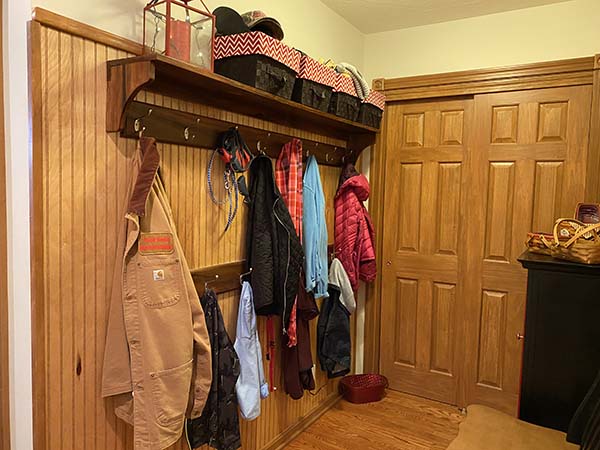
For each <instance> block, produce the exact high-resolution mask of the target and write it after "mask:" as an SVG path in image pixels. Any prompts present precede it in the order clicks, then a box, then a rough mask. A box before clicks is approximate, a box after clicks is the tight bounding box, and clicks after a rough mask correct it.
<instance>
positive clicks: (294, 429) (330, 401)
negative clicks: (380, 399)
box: [262, 393, 342, 450]
mask: <svg viewBox="0 0 600 450" xmlns="http://www.w3.org/2000/svg"><path fill="white" fill-rule="evenodd" d="M341 398H342V397H341V395H339V394H337V393H335V394H332V395H331V396H330V397H329V398H327V400H325V401H324V402H323V403H321V404H320V405H319V406H317V407H316V408H315V409H313V410H312V411H311V412H310V413H308V414H307V415H306V416H304V417H303V418H302V419H300V420H299V421H298V422H297V423H296V424H295V425H292V426H291V427H290V428H288V429H287V430H285V431H284V432H283V433H281V434H280V435H279V436H277V437H276V438H275V439H273V440H272V441H271V442H269V443H268V444H267V445H266V446H264V447H263V448H262V450H281V449H284V448H285V447H286V445H287V444H289V443H290V442H292V441H293V440H294V439H296V438H297V437H298V436H299V435H300V433H302V432H303V431H304V430H306V429H307V428H308V427H309V426H311V425H312V424H313V423H315V422H316V421H317V419H318V418H319V417H321V416H322V415H323V414H325V413H326V412H327V411H329V410H330V409H331V408H333V406H335V404H336V403H337V402H338V401H340V399H341Z"/></svg>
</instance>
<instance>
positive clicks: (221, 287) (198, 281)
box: [191, 261, 247, 295]
mask: <svg viewBox="0 0 600 450" xmlns="http://www.w3.org/2000/svg"><path fill="white" fill-rule="evenodd" d="M245 273H247V271H246V261H235V262H231V263H226V264H218V265H216V266H210V267H203V268H201V269H194V270H192V271H191V274H192V279H193V280H194V285H195V286H196V291H198V293H199V294H200V295H202V293H203V292H204V287H205V283H207V282H208V283H209V286H210V288H211V289H213V290H214V291H215V292H216V293H217V294H223V293H225V292H231V291H235V290H238V289H240V288H241V285H240V275H242V274H245Z"/></svg>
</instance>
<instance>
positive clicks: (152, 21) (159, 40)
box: [144, 3, 167, 55]
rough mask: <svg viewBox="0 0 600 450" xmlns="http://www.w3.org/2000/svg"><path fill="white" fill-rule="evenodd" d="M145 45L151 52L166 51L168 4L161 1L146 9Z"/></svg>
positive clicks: (162, 52)
mask: <svg viewBox="0 0 600 450" xmlns="http://www.w3.org/2000/svg"><path fill="white" fill-rule="evenodd" d="M144 21H145V36H144V45H145V47H146V51H149V52H150V53H160V54H163V55H164V54H165V53H166V42H167V5H166V3H159V4H157V5H154V6H152V7H150V8H148V9H146V10H145V11H144Z"/></svg>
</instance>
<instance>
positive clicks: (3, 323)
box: [0, 4, 10, 450]
mask: <svg viewBox="0 0 600 450" xmlns="http://www.w3.org/2000/svg"><path fill="white" fill-rule="evenodd" d="M2 23H3V21H2V4H0V74H2V73H4V72H3V67H2V54H3V51H2V49H3V46H2ZM3 99H4V94H3V83H2V79H1V77H0V450H10V402H9V396H10V394H9V390H8V388H9V386H8V379H9V374H8V372H9V371H8V361H9V357H8V272H7V266H6V263H7V256H8V255H7V245H6V244H7V239H6V234H7V233H6V159H5V158H6V155H5V151H4V101H3Z"/></svg>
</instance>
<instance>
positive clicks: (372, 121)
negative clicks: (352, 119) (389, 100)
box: [358, 91, 385, 128]
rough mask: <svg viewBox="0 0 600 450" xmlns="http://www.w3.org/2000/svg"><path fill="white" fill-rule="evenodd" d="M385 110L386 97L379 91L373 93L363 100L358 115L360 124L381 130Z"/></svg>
mask: <svg viewBox="0 0 600 450" xmlns="http://www.w3.org/2000/svg"><path fill="white" fill-rule="evenodd" d="M384 108H385V95H383V94H382V93H381V92H378V91H371V93H370V94H369V96H368V97H367V98H366V99H364V100H363V102H362V104H361V105H360V112H359V113H358V122H360V123H362V124H363V125H367V126H369V127H373V128H379V126H380V125H381V118H382V117H383V110H384Z"/></svg>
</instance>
